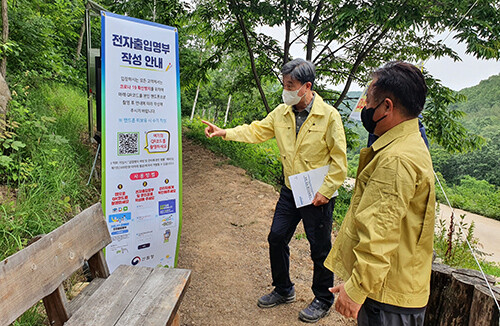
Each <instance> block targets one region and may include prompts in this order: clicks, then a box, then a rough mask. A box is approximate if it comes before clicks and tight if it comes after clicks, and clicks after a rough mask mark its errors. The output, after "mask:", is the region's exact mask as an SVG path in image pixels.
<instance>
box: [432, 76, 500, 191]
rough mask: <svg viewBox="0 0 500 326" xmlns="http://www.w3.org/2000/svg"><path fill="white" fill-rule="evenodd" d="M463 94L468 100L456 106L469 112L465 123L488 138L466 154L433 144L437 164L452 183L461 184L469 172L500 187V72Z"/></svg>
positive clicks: (462, 91) (465, 117)
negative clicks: (452, 151)
mask: <svg viewBox="0 0 500 326" xmlns="http://www.w3.org/2000/svg"><path fill="white" fill-rule="evenodd" d="M460 94H463V95H464V96H466V97H467V101H465V102H461V103H456V104H453V105H452V107H454V108H456V109H458V110H461V111H463V112H464V113H465V116H464V117H463V118H462V119H463V123H464V125H465V126H466V127H467V128H468V129H469V130H471V131H472V132H474V133H477V134H479V135H481V136H482V137H484V139H485V144H484V145H483V146H482V148H481V149H479V150H475V151H472V152H469V153H463V154H450V153H447V152H446V151H444V150H443V148H441V147H439V146H433V147H432V154H433V160H434V165H435V167H436V169H437V170H438V171H440V172H441V173H442V174H443V176H444V177H445V179H446V181H448V182H449V183H453V184H457V183H459V181H460V179H462V178H463V177H464V176H466V175H469V176H471V177H474V178H476V179H481V180H486V181H488V182H489V183H491V184H494V185H496V186H500V169H499V164H500V75H495V76H491V77H490V78H489V79H487V80H483V81H481V82H480V83H479V85H477V86H474V87H470V88H466V89H463V90H461V91H460Z"/></svg>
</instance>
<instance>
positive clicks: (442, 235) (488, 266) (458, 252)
mask: <svg viewBox="0 0 500 326" xmlns="http://www.w3.org/2000/svg"><path fill="white" fill-rule="evenodd" d="M464 218H465V215H461V216H460V220H458V225H456V224H457V219H456V218H455V221H454V223H455V227H454V231H453V236H452V242H451V251H448V249H449V229H448V228H447V226H446V222H445V221H444V220H442V219H438V220H436V233H435V235H434V251H435V252H436V256H437V257H439V258H441V259H442V260H443V263H445V264H446V265H449V266H452V267H460V268H470V269H475V270H479V267H478V265H477V263H476V261H475V259H474V256H473V254H472V252H474V254H475V255H476V257H477V258H478V261H479V264H480V265H481V268H482V269H483V271H484V272H485V273H487V274H490V275H495V276H497V277H500V266H499V265H498V264H495V263H492V262H488V261H486V260H485V257H486V254H485V253H484V252H482V251H481V250H480V249H479V247H480V246H481V244H480V242H479V239H477V238H475V237H474V222H472V223H471V224H470V225H469V224H468V223H466V222H465V221H464ZM467 241H468V242H469V244H470V246H471V248H472V251H471V248H469V245H468V244H467Z"/></svg>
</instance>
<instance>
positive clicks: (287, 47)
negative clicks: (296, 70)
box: [283, 0, 292, 65]
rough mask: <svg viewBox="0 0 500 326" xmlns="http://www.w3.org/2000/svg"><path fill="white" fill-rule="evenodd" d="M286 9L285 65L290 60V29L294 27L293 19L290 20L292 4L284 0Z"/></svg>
mask: <svg viewBox="0 0 500 326" xmlns="http://www.w3.org/2000/svg"><path fill="white" fill-rule="evenodd" d="M283 2H284V11H285V43H284V45H283V48H284V50H283V65H285V64H286V63H287V62H288V56H289V55H290V30H291V28H292V21H291V20H290V15H289V13H290V10H291V9H292V4H290V7H288V1H287V0H284V1H283Z"/></svg>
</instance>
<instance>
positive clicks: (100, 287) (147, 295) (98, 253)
mask: <svg viewBox="0 0 500 326" xmlns="http://www.w3.org/2000/svg"><path fill="white" fill-rule="evenodd" d="M109 243H111V238H110V235H109V232H108V227H107V225H106V221H105V219H104V216H103V213H102V208H101V205H100V204H99V203H98V204H95V205H93V206H92V207H89V208H88V209H86V210H84V211H83V212H81V213H80V214H78V215H77V216H75V217H74V218H73V219H71V220H70V221H69V222H67V223H65V224H64V225H62V226H60V227H59V228H57V229H56V230H54V231H52V232H51V233H49V234H47V235H45V236H43V237H41V238H40V239H39V240H38V241H36V242H34V243H32V244H31V245H29V246H27V247H26V248H24V249H23V250H21V251H19V252H17V253H16V254H14V255H12V256H10V257H8V258H6V259H5V260H3V261H2V262H0V326H4V325H5V326H6V325H9V324H10V323H12V322H13V321H14V320H16V319H17V318H18V317H19V316H20V315H22V314H23V313H24V312H25V311H26V310H28V309H29V308H30V307H32V306H33V305H35V304H36V303H37V302H39V301H40V300H43V303H44V306H45V311H46V313H47V316H48V320H49V324H50V325H63V324H64V325H78V326H81V325H89V326H90V325H92V326H99V325H102V326H109V325H141V326H142V325H179V315H178V312H177V310H178V308H179V304H180V302H181V300H182V297H183V296H184V292H185V290H186V288H187V285H188V284H189V281H190V277H191V271H190V270H185V269H176V268H150V267H133V266H125V265H122V266H120V267H118V268H117V269H116V270H115V271H114V272H113V273H112V274H111V275H109V270H108V266H107V264H106V261H105V259H104V255H103V250H102V249H103V248H104V247H105V246H106V245H108V244H109ZM84 261H88V264H89V267H90V272H91V274H92V277H93V278H94V279H93V280H92V282H91V283H90V284H89V285H88V286H87V287H86V288H85V289H84V290H83V291H82V292H81V293H80V294H79V295H78V296H77V297H76V298H74V299H73V300H71V301H69V302H68V300H67V299H66V294H65V291H64V287H63V285H62V283H63V281H64V280H66V279H67V278H68V277H69V276H71V275H72V274H73V273H74V272H75V271H77V270H78V269H80V268H81V267H82V266H83V264H84ZM108 276H109V277H108Z"/></svg>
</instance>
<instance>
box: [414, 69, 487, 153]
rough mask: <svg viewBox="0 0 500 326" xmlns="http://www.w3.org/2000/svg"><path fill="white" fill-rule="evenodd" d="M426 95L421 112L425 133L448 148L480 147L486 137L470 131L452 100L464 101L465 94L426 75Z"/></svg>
mask: <svg viewBox="0 0 500 326" xmlns="http://www.w3.org/2000/svg"><path fill="white" fill-rule="evenodd" d="M426 81H427V87H428V89H429V91H428V99H427V101H426V104H425V109H424V111H423V112H422V115H423V120H422V121H423V123H424V125H425V128H426V133H427V135H428V136H429V137H430V138H431V139H432V141H433V142H436V143H438V144H439V145H441V146H442V147H443V148H444V149H446V150H447V151H448V152H450V153H453V152H468V151H472V150H474V149H478V148H480V147H481V146H482V145H483V144H484V143H485V140H484V138H483V137H481V136H479V135H476V134H474V133H471V132H470V131H469V130H467V128H465V126H464V125H463V124H462V123H461V119H462V118H463V117H464V116H465V113H464V112H463V111H460V110H458V109H456V108H454V107H453V106H452V105H451V104H453V103H458V102H463V101H465V99H466V97H465V96H464V95H462V94H460V93H457V92H454V91H452V90H451V89H449V88H448V87H444V86H442V85H440V83H439V81H437V80H434V79H432V78H430V76H427V78H426Z"/></svg>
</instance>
